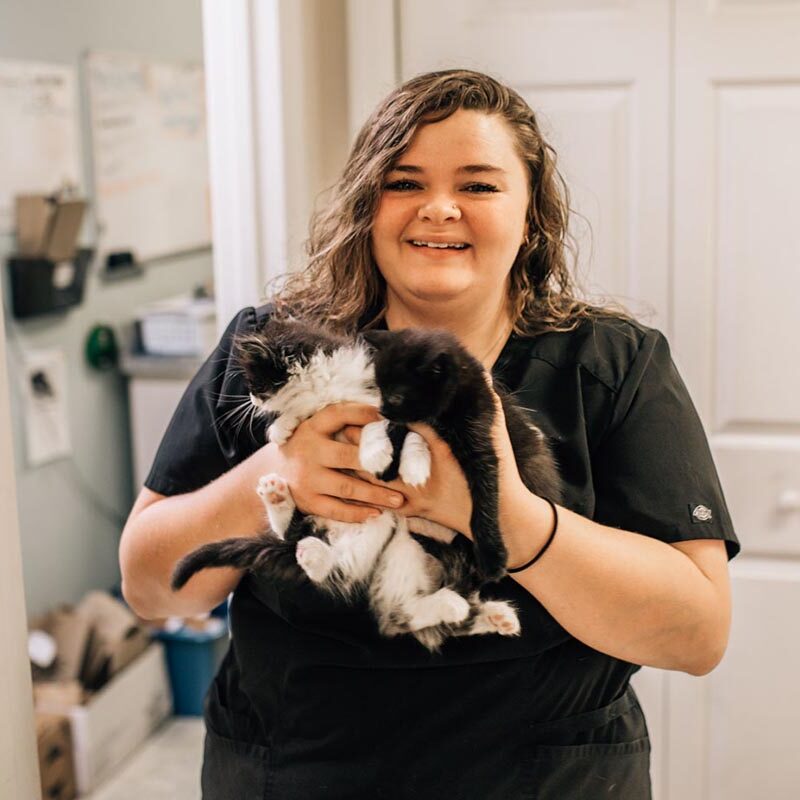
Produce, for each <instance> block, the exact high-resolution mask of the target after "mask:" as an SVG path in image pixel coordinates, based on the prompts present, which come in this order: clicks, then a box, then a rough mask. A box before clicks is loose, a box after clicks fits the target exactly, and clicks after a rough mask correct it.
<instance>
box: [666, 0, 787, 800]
mask: <svg viewBox="0 0 800 800" xmlns="http://www.w3.org/2000/svg"><path fill="white" fill-rule="evenodd" d="M675 9H676V15H675V56H674V62H675V120H674V141H675V146H674V167H673V173H674V181H673V185H674V214H673V219H674V230H673V242H674V254H675V255H674V267H673V276H674V277H673V287H674V295H673V310H674V328H673V333H674V336H673V344H674V351H675V353H676V359H677V360H678V364H679V367H680V369H681V372H682V373H683V375H684V378H685V379H686V382H687V384H688V385H689V389H690V391H691V393H692V396H693V398H694V400H695V403H696V404H697V406H698V409H699V410H700V412H701V416H702V417H703V420H704V423H705V425H706V430H707V432H708V433H709V436H710V439H711V443H712V449H713V450H714V456H715V460H716V463H717V466H718V468H719V471H720V475H721V477H722V481H723V485H724V487H725V492H726V496H727V499H728V502H729V506H730V510H731V514H732V516H733V519H734V522H735V525H736V529H737V532H738V534H739V537H740V539H741V540H742V544H743V553H742V557H740V559H737V561H736V562H734V565H733V569H732V576H733V584H734V623H733V631H732V635H731V643H730V647H729V649H728V653H727V655H726V657H725V661H724V662H723V664H722V665H721V666H720V668H718V670H717V671H715V672H714V673H712V675H711V676H709V678H708V679H707V683H706V685H705V687H704V689H703V690H702V692H699V693H697V694H696V696H695V700H696V702H693V703H690V702H687V698H688V694H686V693H683V694H680V693H676V692H673V698H674V699H675V704H674V707H673V708H672V709H671V726H670V727H671V737H670V742H669V750H670V764H671V768H670V771H669V785H670V789H671V792H670V797H671V798H676V799H677V798H686V800H723V798H724V799H725V800H750V798H755V797H759V798H760V797H765V798H767V797H768V798H770V800H783V799H784V798H786V800H788V799H789V798H797V797H800V758H798V756H800V746H798V744H797V742H796V738H795V737H796V735H797V731H798V730H800V695H798V691H797V677H798V676H799V675H800V642H799V640H798V625H797V608H798V604H799V603H800V402H799V401H798V399H797V398H798V396H800V372H798V370H797V369H796V368H795V362H796V361H797V343H798V342H799V341H800V269H799V268H800V226H798V218H800V148H798V142H800V2H796V1H793V0H784V2H778V1H777V0H776V1H775V2H771V1H770V0H764V1H763V2H760V1H757V0H715V2H698V0H676V4H675ZM677 684H678V680H677V679H673V678H671V679H670V689H671V690H672V689H673V688H675V687H676V686H677ZM694 691H696V689H695V690H694ZM697 726H700V728H701V730H702V731H703V732H704V733H703V740H702V741H696V737H695V734H694V733H690V734H689V736H688V737H687V736H686V732H687V731H695V730H696V728H697ZM702 745H705V748H706V750H705V755H704V757H702V758H701V757H700V755H699V753H700V752H702V749H703V748H702Z"/></svg>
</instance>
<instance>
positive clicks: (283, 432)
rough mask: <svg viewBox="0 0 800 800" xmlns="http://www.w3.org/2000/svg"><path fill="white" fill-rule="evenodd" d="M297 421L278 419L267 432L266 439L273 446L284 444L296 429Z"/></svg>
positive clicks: (284, 418)
mask: <svg viewBox="0 0 800 800" xmlns="http://www.w3.org/2000/svg"><path fill="white" fill-rule="evenodd" d="M297 425H298V423H297V420H292V419H287V418H286V417H278V419H276V420H275V422H273V423H272V425H270V426H269V429H268V430H267V439H268V440H269V441H270V442H274V443H275V444H286V442H288V441H289V437H290V436H291V435H292V434H293V433H294V429H295V428H296V427H297Z"/></svg>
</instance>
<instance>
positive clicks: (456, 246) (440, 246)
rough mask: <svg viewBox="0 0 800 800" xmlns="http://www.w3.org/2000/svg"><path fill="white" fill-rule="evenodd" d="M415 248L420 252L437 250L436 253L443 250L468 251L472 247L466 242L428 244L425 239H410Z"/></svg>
mask: <svg viewBox="0 0 800 800" xmlns="http://www.w3.org/2000/svg"><path fill="white" fill-rule="evenodd" d="M408 243H409V244H410V245H412V246H413V247H416V248H418V249H419V250H426V249H427V250H435V251H442V250H451V251H452V250H455V251H459V250H466V249H467V248H469V247H470V245H468V244H467V243H466V242H428V241H425V240H424V239H410V240H409V242H408Z"/></svg>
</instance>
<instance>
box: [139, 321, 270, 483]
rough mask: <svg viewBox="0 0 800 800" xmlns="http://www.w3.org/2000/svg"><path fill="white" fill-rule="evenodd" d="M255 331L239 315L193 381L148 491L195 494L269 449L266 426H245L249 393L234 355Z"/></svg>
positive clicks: (164, 440)
mask: <svg viewBox="0 0 800 800" xmlns="http://www.w3.org/2000/svg"><path fill="white" fill-rule="evenodd" d="M255 326H256V311H255V309H253V308H246V309H243V310H242V311H240V312H239V313H238V314H237V315H236V316H235V317H234V318H233V320H232V321H231V323H230V324H229V325H228V327H227V329H226V330H225V333H223V335H222V338H221V339H220V342H219V344H218V345H217V347H216V349H215V350H214V352H213V353H211V355H210V356H209V357H208V359H207V360H206V361H205V363H204V364H203V366H202V367H201V368H200V370H199V371H198V372H197V374H196V375H195V376H194V378H192V380H191V382H190V384H189V386H188V387H187V388H186V391H185V392H184V393H183V396H182V398H181V400H180V402H179V403H178V406H177V408H176V409H175V412H174V413H173V415H172V419H171V420H170V423H169V425H168V426H167V430H166V432H165V433H164V437H163V438H162V440H161V444H160V445H159V448H158V451H157V453H156V457H155V460H154V461H153V465H152V467H151V468H150V472H149V474H148V476H147V478H146V480H145V482H144V485H145V486H146V487H147V488H148V489H151V490H152V491H154V492H158V493H159V494H164V495H175V494H184V493H185V492H192V491H194V490H195V489H199V488H201V487H202V486H205V485H206V484H208V483H210V482H211V481H212V480H214V479H215V478H217V477H219V476H220V475H221V474H222V473H223V472H227V471H228V470H229V469H231V467H233V466H235V465H236V464H237V463H239V462H240V461H242V460H244V459H245V458H246V457H247V456H248V455H250V454H251V453H253V452H255V450H256V449H257V448H258V447H259V446H260V445H261V444H263V443H264V434H263V424H262V425H261V426H259V428H258V429H255V428H254V427H252V426H251V425H249V424H242V423H243V417H244V413H245V411H246V407H247V402H248V392H247V390H246V388H245V385H244V381H243V379H242V376H241V372H240V370H238V369H237V367H236V364H235V360H234V357H233V353H232V346H233V341H234V337H235V336H236V335H237V334H240V333H249V332H251V331H253V330H254V328H255Z"/></svg>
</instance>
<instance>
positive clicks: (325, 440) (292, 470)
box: [268, 403, 404, 522]
mask: <svg viewBox="0 0 800 800" xmlns="http://www.w3.org/2000/svg"><path fill="white" fill-rule="evenodd" d="M378 419H380V415H379V414H378V410H377V409H376V408H374V407H373V406H367V405H362V404H358V403H337V404H335V405H331V406H327V407H326V408H323V409H322V410H321V411H318V412H317V413H316V414H314V415H313V416H312V417H309V419H307V420H305V421H304V422H301V423H300V425H298V426H297V429H296V430H295V431H294V433H293V434H292V435H291V437H290V438H289V440H288V441H287V442H286V443H285V444H283V445H268V447H275V448H276V449H277V469H275V472H277V473H278V474H279V475H280V476H281V477H282V478H284V480H286V482H287V483H288V484H289V488H290V490H291V492H292V497H293V499H294V502H295V505H296V506H297V507H298V508H299V509H300V511H302V512H303V513H305V514H315V515H318V516H322V517H328V518H330V519H335V520H340V521H341V522H364V521H366V520H367V519H369V518H370V517H372V516H376V515H377V514H378V513H380V510H381V509H383V508H392V509H397V508H398V507H399V505H400V504H401V503H402V502H403V501H404V497H403V495H402V494H399V493H398V492H395V491H392V490H391V488H387V487H386V486H385V485H378V484H377V482H369V481H366V480H363V479H362V478H360V477H356V476H354V475H347V474H345V473H344V472H341V471H340V470H345V469H347V470H359V469H360V468H361V464H360V462H359V458H358V447H355V446H353V445H352V444H349V443H347V442H337V441H335V440H334V439H333V436H334V434H336V433H337V432H338V431H340V430H342V428H345V427H346V426H358V427H357V428H356V430H358V431H360V430H361V427H363V426H364V425H366V424H367V423H369V422H375V421H376V420H378ZM393 500H395V501H396V503H393Z"/></svg>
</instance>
